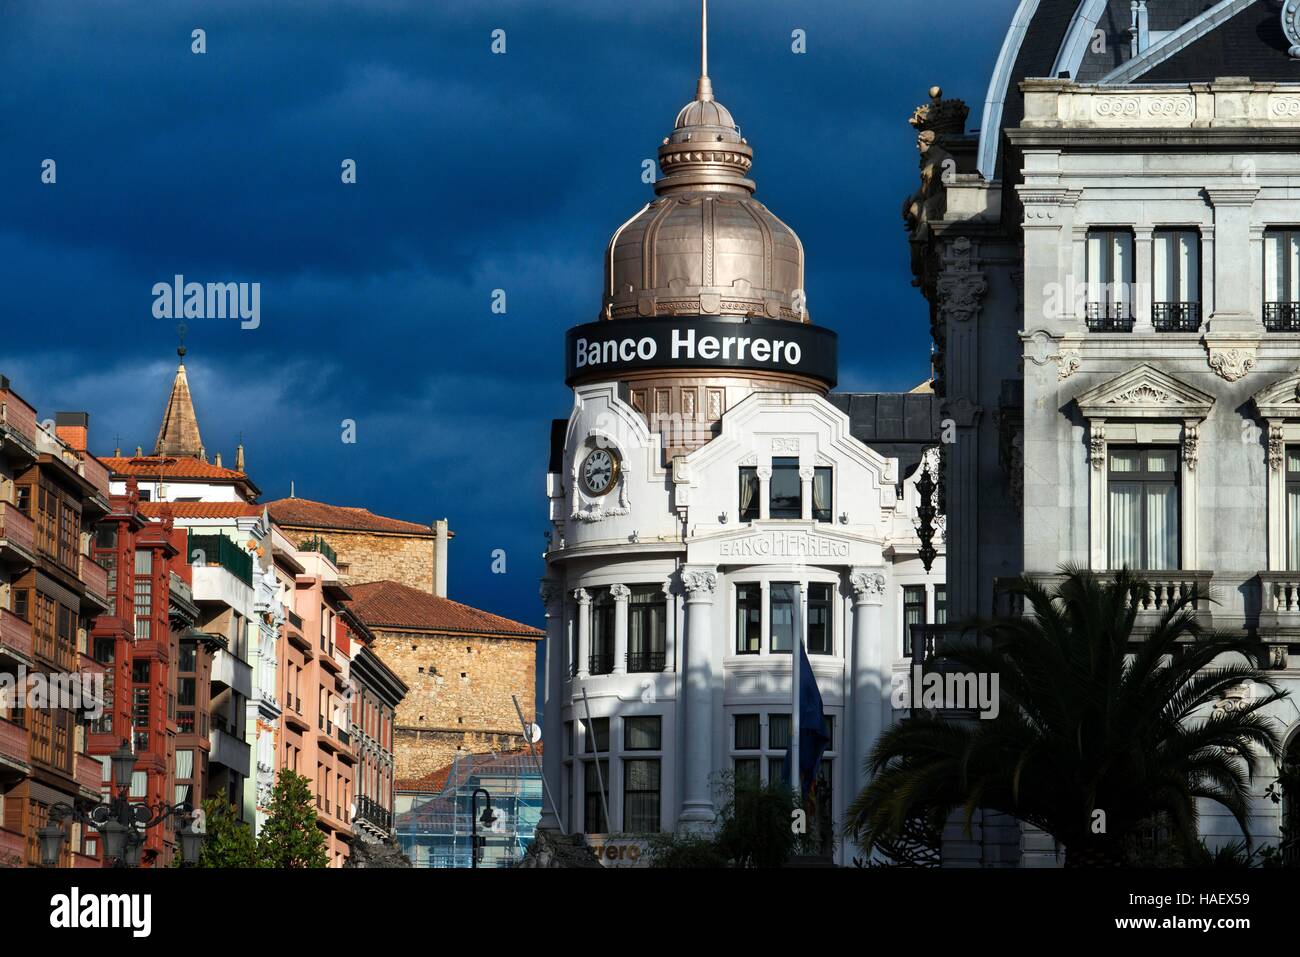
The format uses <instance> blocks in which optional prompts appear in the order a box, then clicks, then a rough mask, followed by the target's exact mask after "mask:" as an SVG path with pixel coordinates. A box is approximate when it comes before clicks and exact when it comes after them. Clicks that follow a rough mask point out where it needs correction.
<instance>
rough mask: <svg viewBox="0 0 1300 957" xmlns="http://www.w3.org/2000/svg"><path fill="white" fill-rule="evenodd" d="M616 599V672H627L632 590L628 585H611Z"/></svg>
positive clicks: (610, 590)
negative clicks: (628, 612) (628, 627)
mask: <svg viewBox="0 0 1300 957" xmlns="http://www.w3.org/2000/svg"><path fill="white" fill-rule="evenodd" d="M609 594H610V597H612V598H613V599H614V674H616V675H625V674H627V602H628V599H629V598H630V597H631V596H632V590H631V589H630V588H628V587H627V586H626V585H610V586H609Z"/></svg>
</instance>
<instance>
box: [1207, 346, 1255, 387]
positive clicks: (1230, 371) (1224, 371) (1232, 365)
mask: <svg viewBox="0 0 1300 957" xmlns="http://www.w3.org/2000/svg"><path fill="white" fill-rule="evenodd" d="M1210 368H1211V369H1213V370H1214V371H1215V372H1217V373H1218V374H1219V375H1221V376H1223V378H1225V379H1227V380H1228V381H1229V382H1236V381H1237V380H1238V379H1241V378H1244V377H1245V375H1246V373H1248V372H1250V370H1251V369H1253V368H1255V353H1254V352H1253V351H1252V350H1250V349H1219V350H1215V351H1213V352H1211V353H1210Z"/></svg>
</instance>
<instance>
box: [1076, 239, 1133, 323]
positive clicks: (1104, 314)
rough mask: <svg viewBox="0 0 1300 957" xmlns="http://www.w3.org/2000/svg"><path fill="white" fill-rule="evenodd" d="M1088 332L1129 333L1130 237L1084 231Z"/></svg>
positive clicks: (1131, 255)
mask: <svg viewBox="0 0 1300 957" xmlns="http://www.w3.org/2000/svg"><path fill="white" fill-rule="evenodd" d="M1087 308H1088V314H1087V322H1088V328H1089V329H1090V330H1091V331H1093V332H1131V331H1132V330H1133V233H1132V231H1131V230H1128V229H1090V230H1088V307H1087Z"/></svg>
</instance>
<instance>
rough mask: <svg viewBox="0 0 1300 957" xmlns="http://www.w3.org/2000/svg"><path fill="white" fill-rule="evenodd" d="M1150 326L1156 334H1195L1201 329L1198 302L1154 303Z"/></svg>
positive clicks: (1199, 305)
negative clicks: (1153, 327)
mask: <svg viewBox="0 0 1300 957" xmlns="http://www.w3.org/2000/svg"><path fill="white" fill-rule="evenodd" d="M1151 324H1152V325H1153V326H1155V330H1156V332H1196V331H1197V330H1198V329H1200V328H1201V304H1200V303H1199V302H1154V303H1152V304H1151Z"/></svg>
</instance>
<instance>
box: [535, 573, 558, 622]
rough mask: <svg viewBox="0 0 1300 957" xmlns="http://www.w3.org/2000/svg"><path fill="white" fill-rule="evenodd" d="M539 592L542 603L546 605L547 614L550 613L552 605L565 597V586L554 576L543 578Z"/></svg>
mask: <svg viewBox="0 0 1300 957" xmlns="http://www.w3.org/2000/svg"><path fill="white" fill-rule="evenodd" d="M538 594H539V595H540V596H541V599H542V604H543V605H545V606H546V610H547V614H550V609H551V606H552V605H554V604H555V603H556V602H558V601H560V600H561V599H562V598H563V596H564V587H563V586H562V585H561V584H560V583H559V582H557V581H555V580H554V579H552V578H543V579H542V584H541V587H540V588H539V589H538Z"/></svg>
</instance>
